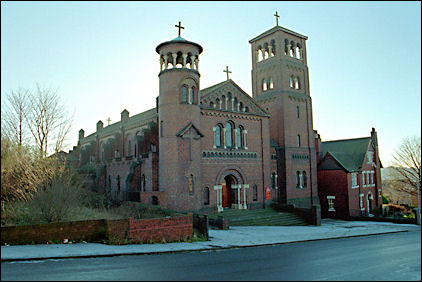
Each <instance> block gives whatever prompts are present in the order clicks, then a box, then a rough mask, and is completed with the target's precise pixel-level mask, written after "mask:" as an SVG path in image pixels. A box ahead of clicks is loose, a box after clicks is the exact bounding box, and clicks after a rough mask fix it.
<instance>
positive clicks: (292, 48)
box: [289, 41, 295, 57]
mask: <svg viewBox="0 0 422 282" xmlns="http://www.w3.org/2000/svg"><path fill="white" fill-rule="evenodd" d="M294 48H295V43H294V42H293V41H292V42H290V50H289V52H290V53H289V55H290V56H291V57H294V56H295V53H294V52H295V50H294Z"/></svg>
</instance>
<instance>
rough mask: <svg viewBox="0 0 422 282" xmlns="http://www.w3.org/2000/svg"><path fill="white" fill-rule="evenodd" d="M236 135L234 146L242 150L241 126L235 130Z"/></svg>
mask: <svg viewBox="0 0 422 282" xmlns="http://www.w3.org/2000/svg"><path fill="white" fill-rule="evenodd" d="M236 132H237V134H236V144H237V147H238V148H239V149H242V148H243V147H244V144H243V143H244V142H243V126H241V125H240V126H239V128H237V130H236Z"/></svg>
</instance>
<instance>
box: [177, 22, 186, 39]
mask: <svg viewBox="0 0 422 282" xmlns="http://www.w3.org/2000/svg"><path fill="white" fill-rule="evenodd" d="M175 27H177V28H178V29H179V36H180V34H181V29H185V28H184V27H183V26H182V23H181V22H180V21H179V25H175Z"/></svg>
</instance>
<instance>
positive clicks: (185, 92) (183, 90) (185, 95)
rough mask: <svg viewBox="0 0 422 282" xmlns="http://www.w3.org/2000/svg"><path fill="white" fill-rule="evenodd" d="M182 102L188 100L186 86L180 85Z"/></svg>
mask: <svg viewBox="0 0 422 282" xmlns="http://www.w3.org/2000/svg"><path fill="white" fill-rule="evenodd" d="M182 102H183V103H187V102H188V88H187V87H186V86H183V87H182Z"/></svg>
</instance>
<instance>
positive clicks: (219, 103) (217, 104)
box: [215, 98, 221, 110]
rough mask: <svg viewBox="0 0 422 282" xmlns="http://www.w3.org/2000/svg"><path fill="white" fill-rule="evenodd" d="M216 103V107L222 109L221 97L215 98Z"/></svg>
mask: <svg viewBox="0 0 422 282" xmlns="http://www.w3.org/2000/svg"><path fill="white" fill-rule="evenodd" d="M215 104H216V107H218V108H219V109H220V110H221V102H220V99H218V98H217V99H215Z"/></svg>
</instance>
